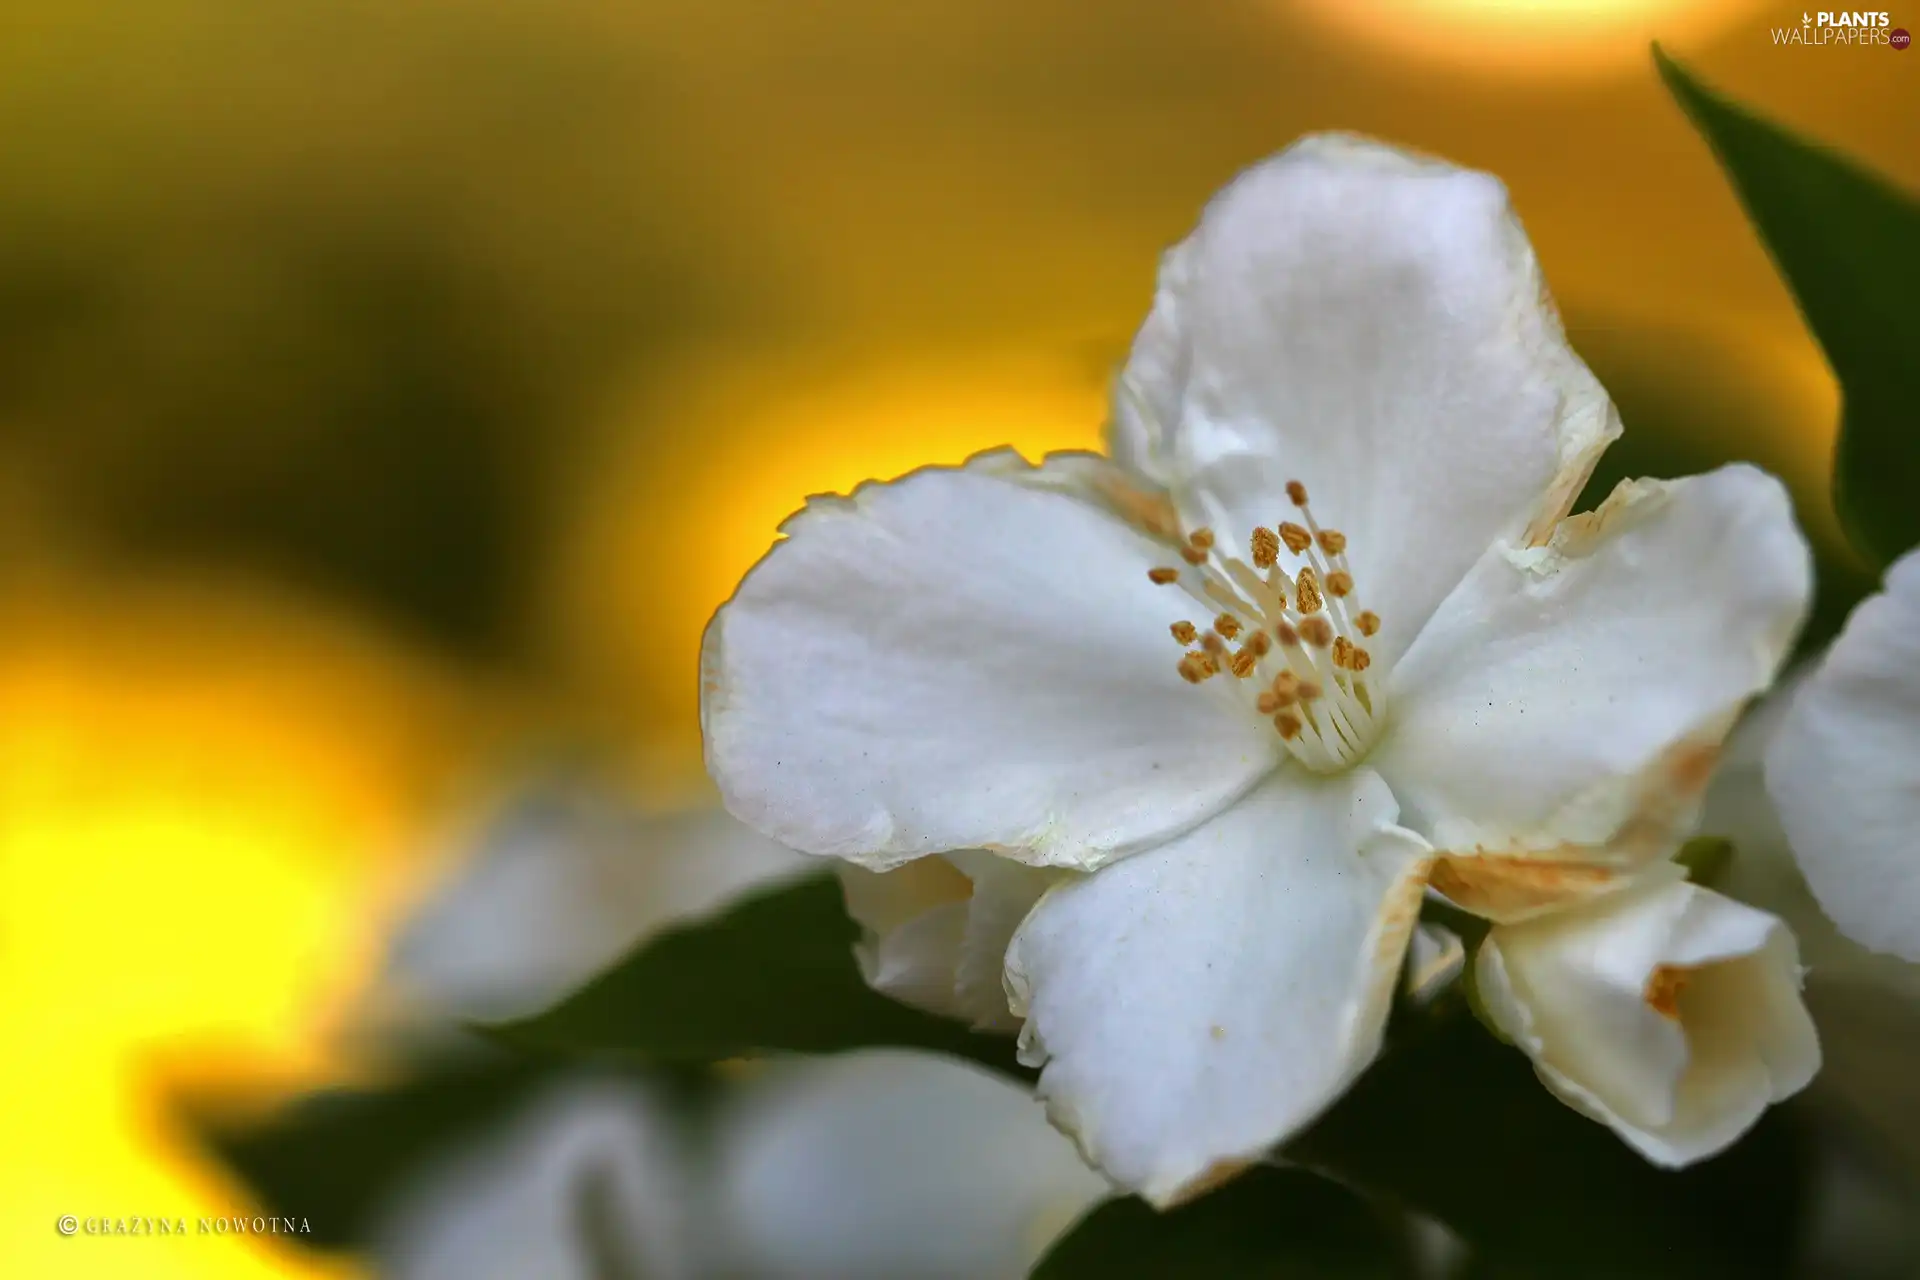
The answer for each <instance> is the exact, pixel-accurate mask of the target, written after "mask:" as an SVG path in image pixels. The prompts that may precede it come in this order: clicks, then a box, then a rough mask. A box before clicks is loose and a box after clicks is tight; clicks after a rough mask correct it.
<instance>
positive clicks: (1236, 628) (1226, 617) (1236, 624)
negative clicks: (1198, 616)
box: [1213, 613, 1240, 640]
mask: <svg viewBox="0 0 1920 1280" xmlns="http://www.w3.org/2000/svg"><path fill="white" fill-rule="evenodd" d="M1213 629H1214V630H1215V631H1218V632H1219V633H1220V634H1221V635H1223V636H1225V637H1226V638H1227V639H1229V640H1231V639H1233V638H1234V637H1235V636H1237V635H1239V634H1240V619H1238V618H1236V617H1234V616H1233V615H1232V614H1230V613H1223V614H1221V615H1220V616H1219V617H1217V618H1215V619H1214V620H1213Z"/></svg>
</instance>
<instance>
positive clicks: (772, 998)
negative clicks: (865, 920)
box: [487, 876, 1019, 1073]
mask: <svg viewBox="0 0 1920 1280" xmlns="http://www.w3.org/2000/svg"><path fill="white" fill-rule="evenodd" d="M857 934H858V929H857V928H856V927H855V925H854V924H853V922H852V921H850V920H849V919H848V918H847V913H846V909H845V907H844V905H843V904H842V900H841V895H840V887H839V884H838V882H837V881H835V880H834V879H833V878H832V877H829V876H823V877H817V878H813V879H809V880H803V881H801V882H800V883H798V884H794V885H790V886H787V887H783V888H779V889H775V890H771V891H769V892H767V893H763V894H760V895H758V896H755V897H751V898H747V899H744V900H743V901H741V902H739V903H738V904H737V905H735V906H734V907H732V908H731V909H730V910H728V911H727V912H726V913H725V914H723V915H720V916H717V917H715V918H713V919H711V920H707V921H703V922H700V923H697V924H691V925H687V926H685V927H683V928H680V929H676V930H673V931H671V932H668V933H664V934H661V935H659V936H657V937H655V938H653V939H651V940H650V941H648V942H647V943H646V944H644V945H643V946H641V947H640V948H639V949H638V950H636V951H635V952H633V953H632V954H631V955H629V956H628V957H627V958H626V959H624V960H622V961H621V962H620V963H619V964H618V965H616V966H614V967H613V968H612V969H610V970H608V971H607V972H606V973H604V974H602V975H601V976H600V977H598V978H596V979H595V980H594V981H592V982H591V983H589V984H587V985H586V986H585V987H583V988H581V989H580V990H579V991H577V992H575V993H574V994H573V995H572V996H570V997H568V998H567V999H566V1000H564V1001H562V1002H561V1003H560V1004H558V1005H556V1006H554V1007H553V1008H552V1009H549V1010H547V1011H546V1012H544V1013H540V1014H536V1015H535V1016H534V1017H532V1018H529V1019H526V1020H525V1021H521V1022H516V1023H510V1024H507V1025H505V1026H499V1027H492V1028H488V1029H487V1034H489V1035H491V1036H493V1037H495V1038H497V1039H500V1040H503V1041H505V1042H506V1043H508V1044H513V1045H518V1046H521V1047H524V1048H529V1049H535V1050H545V1051H552V1052H558V1053H570V1054H581V1053H599V1054H615V1055H619V1056H623V1057H629V1058H634V1059H638V1060H642V1061H656V1062H673V1061H680V1062H687V1061H714V1060H717V1059H721V1058H731V1057H739V1056H741V1055H744V1054H750V1053H757V1052H763V1051H774V1050H786V1051H791V1052H799V1053H831V1052H835V1051H838V1050H842V1049H857V1048H862V1047H864V1046H868V1045H899V1046H904V1047H910V1048H919V1049H932V1050H935V1051H938V1052H943V1053H951V1054H955V1055H958V1056H960V1057H965V1058H971V1059H973V1060H974V1061H977V1062H982V1063H985V1064H987V1065H989V1066H993V1067H997V1068H1000V1069H1002V1070H1006V1071H1010V1072H1016V1073H1017V1072H1018V1071H1019V1067H1018V1066H1017V1065H1016V1064H1015V1062H1014V1056H1013V1041H1012V1040H1011V1039H1009V1038H1005V1037H1000V1036H987V1035H978V1034H975V1033H973V1032H971V1031H969V1030H967V1028H966V1027H964V1026H962V1025H960V1024H959V1023H955V1022H949V1021H947V1020H945V1019H942V1018H936V1017H934V1016H932V1015H930V1014H925V1013H921V1012H919V1011H918V1010H915V1009H910V1008H908V1007H907V1006H905V1005H903V1004H899V1003H897V1002H895V1001H893V1000H890V999H888V998H886V997H885V996H881V995H878V994H876V993H875V992H874V991H873V990H872V989H871V988H869V987H868V986H867V984H866V982H865V981H864V980H863V979H862V978H861V976H860V971H859V969H858V967H857V966H856V965H855V963H854V958H853V944H854V941H855V938H856V936H857Z"/></svg>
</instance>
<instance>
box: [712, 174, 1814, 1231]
mask: <svg viewBox="0 0 1920 1280" xmlns="http://www.w3.org/2000/svg"><path fill="white" fill-rule="evenodd" d="M1115 412H1116V417H1115V422H1114V426H1113V436H1114V441H1113V443H1114V452H1115V457H1116V460H1117V464H1116V463H1110V462H1108V461H1107V460H1105V459H1102V458H1098V457H1095V456H1091V455H1062V456H1055V457H1051V458H1048V459H1047V460H1046V461H1045V462H1043V463H1042V464H1041V465H1040V466H1038V467H1030V466H1028V465H1027V464H1025V463H1024V462H1022V461H1021V460H1019V459H1018V458H1016V457H1014V456H1012V455H1010V454H1007V453H994V454H988V455H984V456H981V457H979V458H976V459H974V460H972V461H971V462H969V463H968V464H967V465H965V466H963V467H959V468H929V469H926V470H922V471H918V472H915V473H913V474H911V475H909V476H906V477H905V478H903V479H900V480H898V481H894V482H892V483H887V484H871V485H866V486H863V487H862V488H860V489H859V490H857V491H856V492H855V493H854V494H853V495H852V496H851V497H850V498H830V499H819V500H815V501H813V502H811V503H810V504H809V505H808V507H807V508H806V510H805V511H803V512H801V513H800V514H798V515H796V516H795V517H793V518H792V519H790V520H789V521H788V522H787V523H786V525H785V526H783V532H784V533H785V534H786V537H785V540H784V541H782V542H780V543H779V544H778V545H776V546H775V547H774V549H773V550H772V551H771V552H770V553H769V554H768V555H767V557H766V558H765V559H764V560H762V561H761V563H760V564H759V565H758V566H757V567H756V568H755V569H754V570H753V571H752V573H750V574H749V575H748V577H747V579H746V580H745V581H744V582H743V583H742V584H741V586H740V588H739V590H738V591H737V592H736V593H735V595H734V598H733V599H732V600H731V601H730V602H729V603H728V604H727V605H726V606H724V607H723V608H722V609H721V611H720V612H719V613H718V614H717V615H716V617H715V619H714V621H713V622H712V624H711V625H710V626H709V628H708V631H707V637H706V642H705V651H704V654H703V672H702V713H703V721H704V727H705V732H706V750H707V762H708V766H709V769H710V771H711V773H712V774H713V776H714V778H715V779H716V780H717V781H718V783H719V785H720V788H721V792H722V795H723V797H724V799H725V801H726V803H727V805H728V807H729V808H730V809H731V810H732V811H733V812H734V813H735V814H736V815H738V816H739V817H741V818H743V819H745V820H746V821H747V822H749V823H751V824H752V825H753V826H755V827H756V828H758V829H759V830H761V831H762V832H764V833H766V834H767V835H768V836H770V837H772V838H774V839H776V840H778V841H780V842H781V843H783V844H787V845H791V846H793V847H795V848H799V849H801V850H803V851H806V852H810V853H817V854H829V855H835V856H838V857H840V858H843V859H846V860H848V861H851V862H854V863H858V864H860V865H862V866H864V867H866V868H868V869H870V870H876V871H882V870H885V869H887V868H890V867H895V866H898V865H900V864H903V863H907V862H911V861H913V860H915V859H919V858H924V857H927V856H928V855H934V854H941V853H945V852H946V851H948V850H953V849H986V850H989V851H991V852H993V853H995V854H998V855H1000V856H1002V857H1004V858H1007V859H1010V860H1012V861H1014V862H1018V863H1024V864H1028V865H1031V866H1038V867H1053V868H1063V869H1067V870H1069V871H1072V872H1078V873H1088V872H1090V873H1092V874H1090V875H1087V874H1080V875H1073V876H1070V877H1068V878H1067V880H1066V882H1065V883H1062V884H1060V885H1058V886H1056V887H1055V888H1053V889H1051V890H1050V891H1049V892H1048V893H1047V894H1046V896H1045V897H1044V898H1043V899H1042V900H1041V901H1040V903H1039V905H1038V906H1037V907H1036V908H1035V909H1034V910H1033V912H1032V913H1031V914H1030V915H1029V916H1028V918H1027V919H1026V921H1025V922H1024V923H1023V924H1022V926H1021V927H1020V930H1019V932H1018V933H1017V935H1016V936H1015V937H1014V939H1013V941H1012V944H1011V946H1010V949H1009V952H1008V954H1007V957H1006V978H1007V984H1008V987H1009V991H1010V993H1011V995H1012V997H1013V1000H1012V1010H1013V1013H1014V1014H1015V1015H1017V1016H1019V1017H1022V1018H1023V1019H1024V1021H1025V1026H1024V1030H1023V1033H1022V1034H1023V1039H1024V1049H1025V1052H1026V1054H1027V1056H1028V1058H1029V1060H1030V1061H1032V1062H1034V1063H1036V1064H1039V1063H1044V1064H1045V1072H1044V1074H1043V1076H1042V1079H1041V1092H1042V1093H1043V1095H1044V1096H1046V1097H1047V1099H1048V1100H1049V1103H1050V1109H1051V1113H1052V1114H1053V1115H1054V1117H1055V1119H1056V1120H1057V1121H1058V1122H1059V1123H1060V1124H1062V1126H1063V1127H1065V1128H1066V1129H1067V1130H1068V1131H1069V1132H1071V1133H1073V1134H1074V1135H1075V1136H1076V1137H1077V1138H1078V1140H1079V1141H1080V1143H1081V1144H1082V1147H1083V1149H1084V1150H1085V1151H1086V1152H1087V1153H1088V1155H1089V1156H1090V1158H1092V1159H1093V1160H1094V1161H1095V1162H1096V1163H1098V1164H1099V1165H1100V1166H1101V1167H1102V1168H1104V1169H1106V1170H1107V1171H1108V1172H1109V1173H1110V1174H1111V1175H1113V1176H1114V1177H1115V1178H1116V1179H1117V1180H1119V1181H1120V1182H1121V1183H1122V1184H1123V1185H1125V1186H1127V1187H1129V1188H1132V1189H1134V1190H1137V1191H1139V1192H1140V1193H1141V1194H1143V1195H1145V1196H1146V1197H1147V1198H1148V1199H1150V1200H1153V1201H1155V1202H1157V1203H1160V1204H1166V1203H1169V1202H1171V1201H1174V1200H1176V1199H1178V1198H1180V1197H1181V1196H1182V1195H1184V1194H1189V1193H1191V1192H1192V1191H1194V1190H1196V1189H1198V1188H1199V1187H1201V1186H1204V1185H1205V1184H1206V1183H1207V1181H1208V1180H1209V1179H1210V1178H1213V1177H1217V1176H1220V1175H1223V1174H1225V1173H1228V1172H1231V1171H1232V1170H1233V1169H1234V1168H1235V1167H1237V1166H1238V1165H1240V1164H1241V1163H1243V1162H1246V1161H1249V1160H1252V1159H1255V1158H1257V1157H1258V1156H1259V1155H1260V1154H1261V1153H1262V1152H1263V1151H1265V1150H1266V1149H1267V1148H1268V1147H1269V1146H1270V1145H1271V1144H1273V1143H1274V1142H1276V1141H1277V1140H1279V1139H1282V1138H1284V1137H1285V1136H1286V1135H1287V1134H1289V1133H1291V1132H1293V1131H1295V1130H1296V1129H1298V1128H1299V1127H1300V1126H1302V1125H1303V1124H1305V1123H1307V1122H1308V1121H1309V1120H1311V1119H1312V1118H1313V1116H1314V1115H1315V1114H1317V1113H1318V1112H1319V1111H1320V1110H1321V1109H1322V1108H1324V1107H1325V1106H1326V1105H1327V1104H1328V1103H1329V1102H1331V1101H1332V1100H1333V1099H1334V1098H1335V1097H1337V1096H1338V1095H1339V1093H1340V1092H1341V1091H1342V1090H1343V1089H1344V1088H1345V1087H1346V1086H1347V1084H1348V1083H1349V1082H1350V1081H1351V1080H1352V1079H1353V1078H1354V1076H1355V1075H1356V1074H1358V1073H1359V1072H1360V1071H1361V1070H1362V1069H1363V1068H1364V1067H1365V1066H1366V1064H1367V1063H1368V1062H1369V1061H1370V1060H1371V1058H1372V1057H1373V1055H1374V1053H1375V1052H1376V1050H1377V1048H1378V1045H1379V1040H1380V1034H1381V1029H1382V1024H1383V1022H1384V1019H1385V1016H1386V1011H1387V1005H1388V998H1389V993H1390V991H1391V989H1392V985H1393V980H1394V976H1395V974H1396V972H1397V970H1398V969H1399V966H1400V964H1401V960H1402V956H1403V953H1404V951H1405V948H1406V944H1407V938H1408V934H1409V931H1410V929H1411V928H1412V926H1413V923H1414V920H1415V917H1416V914H1417V912H1418V910H1419V905H1420V901H1421V897H1422V894H1423V891H1424V887H1425V884H1426V882H1427V879H1428V877H1429V875H1430V874H1431V875H1433V876H1435V877H1436V883H1437V884H1442V885H1443V886H1444V887H1445V888H1446V889H1447V891H1448V892H1449V894H1450V895H1454V896H1456V897H1457V898H1458V899H1460V900H1461V901H1462V904H1463V905H1465V906H1467V907H1469V908H1470V909H1475V910H1489V911H1491V910H1493V907H1490V906H1489V905H1488V904H1489V903H1493V904H1494V905H1495V906H1498V907H1499V908H1500V910H1501V913H1502V914H1509V915H1510V914H1512V911H1513V909H1514V908H1515V907H1516V904H1522V905H1523V904H1524V902H1526V901H1528V900H1534V901H1537V902H1538V903H1542V904H1544V903H1548V902H1559V901H1562V900H1564V899H1565V898H1566V897H1567V896H1568V894H1569V893H1570V892H1584V891H1587V890H1589V889H1598V888H1603V887H1605V883H1606V882H1607V881H1608V880H1609V879H1611V878H1612V876H1613V875H1614V874H1615V868H1616V867H1618V866H1623V865H1629V864H1632V863H1635V862H1637V861H1640V860H1643V859H1646V858H1652V857H1656V856H1661V855H1664V854H1665V853H1666V852H1667V851H1668V850H1669V849H1670V848H1671V847H1672V842H1673V839H1674V835H1675V832H1676V830H1677V828H1678V826H1679V824H1682V823H1684V822H1686V821H1688V820H1690V819H1691V817H1692V812H1693V808H1694V806H1695V804H1696V803H1697V799H1698V792H1699V788H1700V787H1701V786H1702V785H1703V784H1704V782H1705V779H1706V776H1707V772H1708V770H1709V768H1710V765H1711V759H1712V751H1713V748H1714V746H1715V745H1716V744H1717V742H1718V740H1719V737H1720V736H1721V734H1722V733H1724V731H1725V728H1726V726H1727V725H1728V724H1729V723H1730V722H1731V720H1732V718H1733V717H1734V716H1735V715H1736V714H1737V712H1738V710H1739V708H1740V707H1741V705H1742V704H1743V703H1744V702H1745V701H1746V700H1747V699H1748V698H1749V697H1750V696H1752V695H1753V694H1754V693H1755V692H1757V691H1759V690H1760V689H1762V688H1764V687H1765V686H1766V684H1767V683H1768V681H1769V680H1770V679H1771V678H1772V676H1773V673H1774V670H1775V668H1776V666H1777V664H1778V662H1779V660H1780V658H1781V655H1782V654H1783V652H1784V651H1785V648H1786V646H1787V644H1788V642H1789V640H1790V638H1791V636H1792V635H1793V633H1794V631H1795V629H1796V628H1797V626H1798V623H1799V619H1800V617H1801V614H1802V612H1803V610H1804V607H1805V602H1806V597H1807V593H1808V584H1809V576H1810V566H1809V556H1808V552H1807V549H1806V545H1805V542H1804V540H1803V539H1802V537H1801V536H1800V534H1799V532H1798V530H1797V529H1796V528H1795V526H1794V524H1793V520H1792V516H1791V513H1790V509H1789V506H1788V502H1787V497H1786V494H1785V492H1784V490H1783V489H1782V488H1781V486H1780V485H1779V484H1778V483H1777V482H1775V481H1774V480H1772V479H1770V478H1769V477H1766V476H1764V475H1762V474H1761V473H1759V472H1757V471H1754V470H1752V469H1751V468H1747V467H1729V468H1726V469H1724V470H1721V471H1718V472H1715V473H1713V474H1711V475H1707V476H1702V477H1696V478H1693V479H1689V480H1682V481H1677V482H1672V483H1661V482H1638V483H1632V484H1627V485H1623V486H1622V487H1621V488H1620V489H1619V490H1617V491H1616V492H1615V494H1614V495H1613V496H1612V498H1610V499H1609V500H1608V501H1607V503H1606V504H1605V505H1604V506H1602V507H1601V508H1600V509H1599V510H1598V511H1596V512H1594V513H1592V514H1590V515H1586V516H1581V517H1576V518H1573V519H1570V520H1563V517H1564V516H1565V515H1566V512H1567V510H1568V508H1569V506H1570V504H1571V503H1572V501H1573V499H1574V497H1575V496H1576V495H1577V493H1578V492H1579V490H1580V488H1581V486H1582V483H1583V482H1584V480H1585V478H1586V476H1587V475H1588V473H1589V471H1590V470H1591V467H1592V465H1593V462H1594V460H1595V459H1596V458H1597V456H1598V455H1599V453H1600V451H1601V450H1602V449H1603V448H1604V447H1605V446H1606V444H1607V443H1608V442H1609V441H1610V440H1611V439H1612V438H1613V437H1614V436H1615V435H1616V434H1617V433H1618V430H1619V427H1618V422H1617V419H1616V416H1615V414H1614V412H1613V409H1612V406H1611V405H1610V403H1609V402H1608V400H1607V398H1606V396H1605V394H1604V392H1603V391H1602V390H1601V388H1600V386H1599V385H1598V383H1597V382H1596V381H1595V380H1594V379H1593V377H1592V375H1591V374H1590V373H1589V372H1588V371H1587V369H1586V368H1585V366H1584V365H1582V364H1581V363H1580V361H1579V360H1578V359H1577V358H1576V357H1575V356H1574V354H1573V353H1572V351H1571V350H1569V349H1568V347H1567V345H1566V343H1565V340H1564V338H1563V335H1562V333H1561V329H1560V326H1559V324H1558V321H1557V320H1556V318H1555V316H1554V314H1553V312H1552V310H1551V307H1550V305H1549V303H1548V301H1547V299H1546V295H1545V292H1544V290H1543V287H1542V284H1541V280H1540V274H1539V270H1538V267H1537V264H1536V263H1535V261H1534V257H1533V254H1532V251H1531V250H1530V248H1529V247H1528V245H1527V242H1526V238H1525V237H1524V235H1523V234H1522V233H1521V231H1520V228H1519V226H1518V224H1517V223H1516V222H1515V220H1514V218H1513V216H1512V214H1511V212H1510V211H1509V209H1508V206H1507V202H1506V197H1505V192H1504V190H1503V188H1502V187H1501V186H1500V184H1499V183H1498V182H1497V181H1496V180H1494V179H1492V178H1490V177H1487V176H1486V175H1483V174H1477V173H1471V172H1466V171H1462V170H1459V169H1454V168H1452V167H1449V166H1446V165H1443V164H1440V163H1438V162H1435V161H1430V160H1425V159H1419V158H1414V157H1411V156H1407V155H1404V154H1402V153H1399V152H1396V151H1392V150H1389V149H1387V148H1384V147H1381V146H1378V145H1374V144H1371V143H1366V142H1362V141H1359V140H1355V139H1350V138H1345V137H1315V138H1309V139H1306V140H1304V141H1302V142H1300V143H1298V144H1297V145H1295V146H1294V147H1292V148H1290V149H1289V150H1287V151H1286V152H1284V153H1282V154H1281V155H1279V156H1278V157H1276V158H1274V159H1272V160H1270V161H1267V162H1266V163H1264V164H1261V165H1259V166H1257V167H1255V168H1254V169H1252V170H1250V171H1248V172H1247V173H1246V174H1244V175H1242V176H1241V177H1240V178H1239V179H1237V180H1236V181H1235V182H1234V183H1233V184H1231V185H1230V186H1229V187H1228V188H1227V189H1226V190H1225V191H1224V192H1223V193H1221V194H1220V195H1219V196H1218V197H1217V198H1216V199H1215V200H1214V201H1213V202H1212V203H1211V204H1210V205H1209V207H1208V209H1207V211H1206V213H1205V215H1204V217H1203V218H1202V220H1201V222H1200V225H1199V227H1198V228H1197V230H1196V231H1195V232H1194V233H1193V235H1192V236H1191V237H1190V238H1189V239H1188V240H1187V241H1186V242H1184V243H1183V244H1181V245H1180V246H1179V247H1177V248H1176V249H1174V250H1173V251H1172V252H1171V253H1169V254H1168V256H1167V258H1166V260H1165V262H1164V264H1163V265H1162V269H1161V273H1160V282H1159V290H1158V293H1157V296H1156V298H1155V302H1154V307H1153V311H1152V314H1151V315H1150V316H1149V317H1148V319H1147V322H1146V324H1145V327H1144V328H1143V329H1142V331H1141V333H1140V335H1139V338H1138V339H1137V341H1136V343H1135V347H1134V350H1133V354H1132V357H1131V359H1130V362H1129V364H1128V366H1127V369H1126V371H1125V372H1124V374H1123V375H1122V378H1121V380H1120V385H1119V388H1118V391H1117V395H1116V410H1115ZM1170 632H1171V634H1172V639H1170V638H1169V633H1170Z"/></svg>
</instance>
